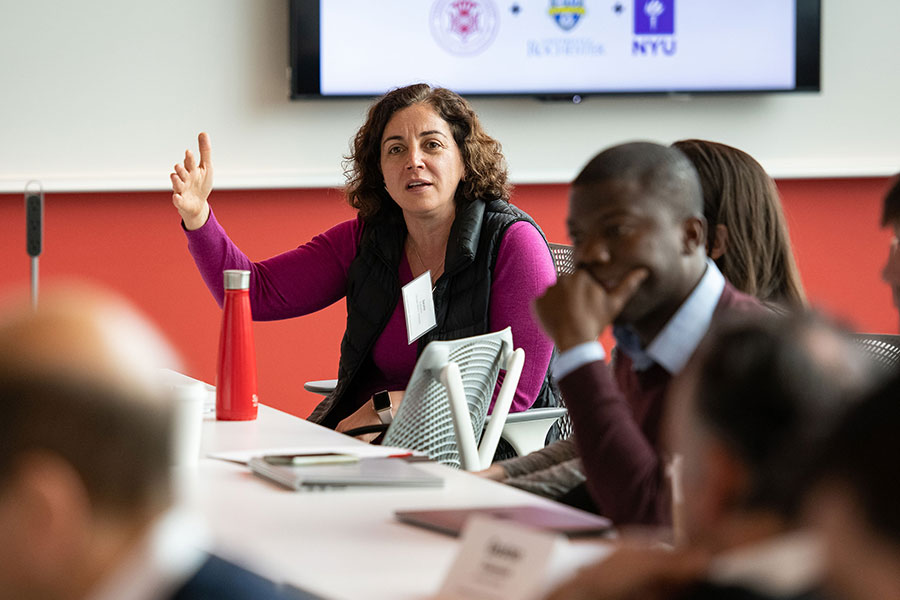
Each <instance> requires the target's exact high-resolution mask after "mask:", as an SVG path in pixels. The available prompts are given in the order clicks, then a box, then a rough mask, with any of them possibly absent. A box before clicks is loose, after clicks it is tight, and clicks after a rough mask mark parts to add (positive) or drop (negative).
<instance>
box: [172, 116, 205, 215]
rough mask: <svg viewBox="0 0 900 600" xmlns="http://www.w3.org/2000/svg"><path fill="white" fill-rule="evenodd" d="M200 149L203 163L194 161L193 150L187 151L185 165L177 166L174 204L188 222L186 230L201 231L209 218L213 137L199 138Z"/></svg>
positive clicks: (173, 195)
mask: <svg viewBox="0 0 900 600" xmlns="http://www.w3.org/2000/svg"><path fill="white" fill-rule="evenodd" d="M197 142H198V143H199V145H200V162H199V163H197V162H196V161H195V160H194V155H193V153H191V151H190V150H185V151H184V163H179V164H177V165H175V172H174V173H171V174H170V175H169V179H171V180H172V203H173V204H174V205H175V208H177V209H178V213H179V214H180V215H181V218H182V220H184V226H185V228H186V229H189V230H194V229H199V228H200V227H202V226H203V225H204V223H206V220H207V219H208V218H209V202H208V201H207V198H209V193H210V192H211V191H212V185H213V168H212V146H210V143H209V136H208V135H206V133H201V134H200V135H199V136H198V137H197Z"/></svg>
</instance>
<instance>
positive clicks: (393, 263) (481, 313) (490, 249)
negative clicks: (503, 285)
mask: <svg viewBox="0 0 900 600" xmlns="http://www.w3.org/2000/svg"><path fill="white" fill-rule="evenodd" d="M519 221H528V222H529V223H531V224H532V225H534V226H535V227H536V228H537V229H538V231H540V228H539V227H538V226H537V224H536V223H535V222H534V221H533V220H532V219H531V217H529V216H528V215H527V214H525V213H524V212H522V211H521V210H519V209H518V208H516V207H515V206H513V205H511V204H509V203H508V202H503V201H500V200H493V201H489V202H487V203H485V202H483V201H481V200H476V201H474V202H471V203H469V204H468V205H466V206H464V207H463V208H461V209H460V210H459V211H458V212H457V215H456V218H455V220H454V221H453V226H452V227H451V229H450V238H449V241H448V242H447V255H446V257H445V260H444V273H443V274H442V275H441V276H440V278H439V279H438V280H437V282H436V284H435V290H434V312H435V316H436V317H437V327H435V328H434V329H432V330H431V331H429V332H428V333H426V334H425V335H423V336H422V337H421V338H419V340H418V349H417V354H421V352H422V349H423V348H425V346H426V345H427V344H428V342H430V341H432V340H453V339H458V338H462V337H468V336H473V335H479V334H482V333H488V331H489V325H490V324H489V318H490V313H489V307H490V296H491V282H492V274H493V270H494V264H495V263H496V261H497V252H498V250H499V248H500V241H501V240H502V239H503V234H504V233H505V232H506V229H507V228H508V227H509V226H510V225H512V224H513V223H516V222H519ZM541 235H542V236H543V235H544V234H543V232H541ZM405 241H406V225H405V223H404V222H403V219H402V217H401V216H400V215H396V216H392V217H389V218H385V219H382V220H380V221H377V220H376V221H374V222H372V223H367V224H366V225H365V227H364V229H363V233H362V239H361V241H360V244H359V248H358V250H357V253H356V258H354V259H353V262H352V263H350V269H349V272H348V281H347V329H346V330H345V331H344V338H343V340H341V359H340V365H339V366H338V383H337V387H336V388H335V390H334V392H333V393H332V394H331V395H330V396H328V397H327V398H326V399H325V400H323V401H322V402H321V403H320V404H319V405H318V406H317V407H316V409H315V410H314V411H313V413H312V414H311V415H310V416H309V420H310V421H313V422H316V423H321V424H322V425H324V426H326V427H331V428H334V427H336V426H337V424H338V423H339V422H340V421H341V420H342V419H344V418H346V417H347V416H349V415H350V414H352V413H353V412H354V411H355V410H356V409H357V407H356V406H352V405H351V404H352V402H349V401H348V400H347V399H348V398H353V397H355V393H354V390H355V389H356V387H357V386H358V385H359V384H360V374H361V373H364V372H365V371H366V369H365V368H364V367H366V366H367V363H371V361H372V348H373V347H374V346H375V341H376V340H377V339H378V337H379V336H380V335H381V332H382V331H383V330H384V328H385V327H386V326H387V323H388V321H389V320H390V317H391V314H392V312H393V311H394V307H395V306H396V305H397V302H398V300H399V298H400V281H399V279H398V276H397V273H398V270H399V267H400V260H401V257H402V253H403V245H404V242H405ZM548 252H549V250H548ZM369 366H371V365H369ZM557 404H558V400H557V393H556V392H555V391H554V388H553V387H552V386H551V383H550V377H549V373H548V374H547V375H546V376H545V377H544V384H543V386H542V387H541V391H540V393H539V394H538V397H537V399H536V400H535V403H534V406H535V407H538V406H556V405H557Z"/></svg>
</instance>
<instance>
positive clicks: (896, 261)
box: [881, 176, 900, 311]
mask: <svg viewBox="0 0 900 600" xmlns="http://www.w3.org/2000/svg"><path fill="white" fill-rule="evenodd" d="M881 226H882V227H887V228H888V229H890V230H891V232H892V233H893V234H894V235H893V237H892V238H891V246H890V249H889V250H888V259H887V262H886V263H885V265H884V269H882V271H881V278H882V279H884V281H885V283H887V284H888V285H889V286H891V293H892V294H893V298H894V306H895V307H896V308H897V310H898V311H900V176H897V177H896V178H894V182H893V184H892V185H891V188H890V189H889V190H888V192H887V194H885V196H884V203H883V206H882V209H881Z"/></svg>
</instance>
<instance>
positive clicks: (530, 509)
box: [394, 504, 613, 537]
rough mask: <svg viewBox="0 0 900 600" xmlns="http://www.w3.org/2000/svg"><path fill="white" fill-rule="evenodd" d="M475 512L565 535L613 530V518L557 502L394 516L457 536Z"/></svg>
mask: <svg viewBox="0 0 900 600" xmlns="http://www.w3.org/2000/svg"><path fill="white" fill-rule="evenodd" d="M475 515H485V516H488V517H493V518H494V519H502V520H505V521H514V522H516V523H521V524H522V525H526V526H528V527H532V528H535V529H540V530H543V531H550V532H555V533H561V534H563V535H566V536H568V537H578V536H598V535H608V534H610V533H612V528H613V524H612V521H610V520H609V519H607V518H605V517H598V516H597V515H594V514H591V513H588V512H585V511H583V510H578V509H577V508H571V507H569V506H566V505H564V504H558V505H540V506H538V505H523V506H484V507H475V508H451V509H434V510H402V511H396V512H395V513H394V516H395V517H396V518H397V519H398V520H399V521H401V522H403V523H408V524H410V525H416V526H419V527H424V528H426V529H431V530H433V531H438V532H440V533H445V534H448V535H452V536H458V535H459V533H460V532H461V531H462V529H463V526H464V525H465V524H466V521H467V520H468V519H469V518H471V517H473V516H475Z"/></svg>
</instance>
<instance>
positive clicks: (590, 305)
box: [534, 269, 648, 352]
mask: <svg viewBox="0 0 900 600" xmlns="http://www.w3.org/2000/svg"><path fill="white" fill-rule="evenodd" d="M647 275H648V272H647V270H646V269H635V270H633V271H631V272H630V273H628V275H626V276H625V277H624V278H623V279H622V281H620V282H619V284H618V285H617V286H616V287H615V288H613V289H611V290H606V289H604V288H603V286H601V285H600V284H599V283H597V281H596V280H595V279H594V278H593V277H591V275H590V273H588V272H587V271H585V270H583V269H578V270H576V271H575V273H574V274H572V275H563V276H562V277H560V278H559V280H557V282H556V284H555V285H552V286H550V287H549V288H547V291H546V292H544V295H543V296H541V297H540V298H538V299H536V300H535V301H534V310H535V313H536V314H537V317H538V320H539V321H540V322H541V325H542V326H543V328H544V330H545V331H546V332H547V335H548V336H550V338H551V339H552V340H553V341H554V342H555V343H556V347H557V348H559V350H560V352H562V351H565V350H568V349H569V348H571V347H573V346H577V345H578V344H581V343H583V342H590V341H594V340H596V339H597V338H598V337H599V336H600V334H601V333H603V330H604V329H606V328H607V327H608V326H609V325H610V324H612V322H613V321H614V320H615V318H616V317H617V316H619V313H620V312H622V309H623V308H624V307H625V304H626V303H627V302H628V300H629V299H630V298H631V296H633V295H634V293H635V292H636V291H637V289H638V287H639V286H640V284H641V282H642V281H644V279H646V278H647Z"/></svg>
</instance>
